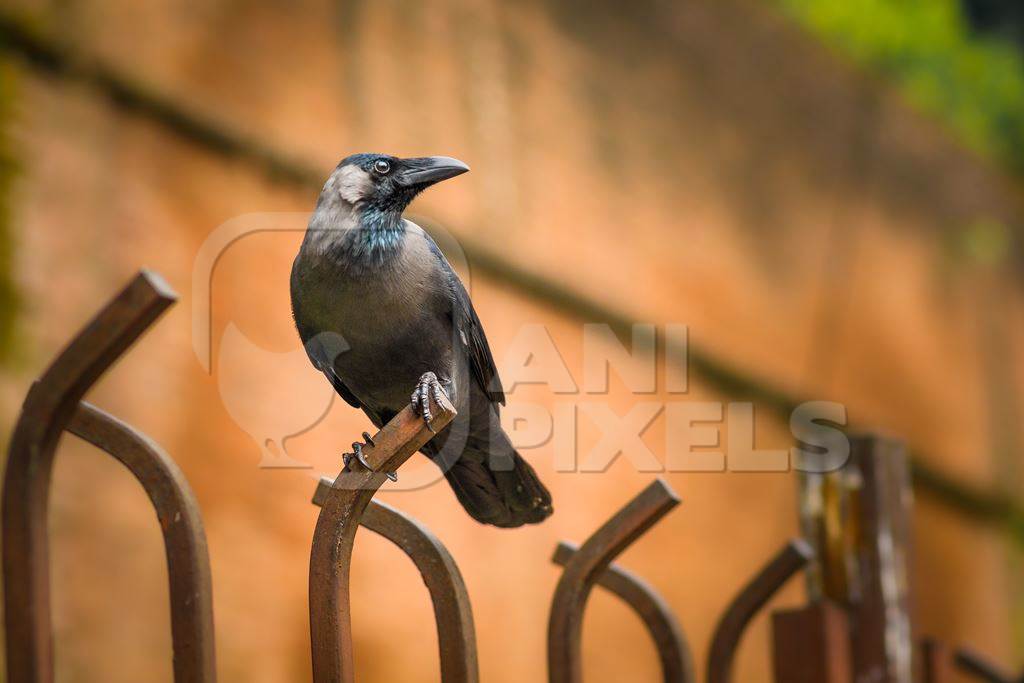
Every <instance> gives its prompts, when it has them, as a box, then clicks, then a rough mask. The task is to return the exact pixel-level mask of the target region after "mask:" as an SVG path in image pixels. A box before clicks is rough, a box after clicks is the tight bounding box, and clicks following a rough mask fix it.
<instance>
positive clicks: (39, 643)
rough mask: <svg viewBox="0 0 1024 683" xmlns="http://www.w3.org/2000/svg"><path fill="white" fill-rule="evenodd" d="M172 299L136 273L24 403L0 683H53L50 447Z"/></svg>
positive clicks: (16, 443) (7, 504)
mask: <svg viewBox="0 0 1024 683" xmlns="http://www.w3.org/2000/svg"><path fill="white" fill-rule="evenodd" d="M176 298H177V297H176V295H175V294H174V292H173V291H171V289H170V288H169V287H168V286H167V285H166V283H164V281H163V280H162V279H161V278H160V277H159V276H158V275H155V274H153V273H148V272H145V271H143V272H141V273H139V274H138V275H137V276H136V277H135V279H133V280H132V281H131V282H130V283H129V284H128V286H127V287H125V288H124V289H123V290H122V291H121V293H120V294H118V295H117V296H116V297H114V299H112V300H111V301H110V302H109V303H108V304H107V305H106V306H105V307H104V308H103V309H102V310H101V311H100V312H99V313H97V314H96V316H95V317H94V318H93V319H92V320H91V321H90V322H89V323H88V324H87V325H86V326H85V328H84V329H82V331H81V332H79V333H78V335H76V336H75V338H74V339H72V341H71V343H70V344H69V345H68V346H67V347H66V348H65V349H64V350H63V351H62V352H61V354H60V355H59V356H58V357H57V359H56V360H55V361H54V362H53V364H52V365H50V367H49V368H48V369H47V370H46V372H45V373H43V375H42V377H41V378H40V379H39V380H38V381H37V382H36V383H35V384H34V385H33V386H32V388H31V389H30V390H29V392H28V395H27V396H26V397H25V403H24V404H23V405H22V409H21V415H20V416H19V417H18V422H17V424H16V425H15V428H14V434H13V435H12V437H11V443H10V447H9V450H8V457H7V469H6V471H5V473H4V487H3V567H4V572H3V573H4V598H5V599H4V618H5V620H6V629H5V635H6V640H7V680H10V681H41V682H43V683H47V682H49V681H52V680H53V631H52V628H51V624H50V567H49V548H48V545H49V544H48V539H47V520H48V514H47V503H48V501H49V492H50V474H51V471H52V468H53V456H54V451H55V450H56V447H57V441H58V439H59V438H60V435H61V432H63V431H64V428H65V426H66V425H67V423H68V421H69V420H70V419H71V416H72V414H73V413H74V411H75V409H76V408H77V406H78V402H79V401H80V400H81V398H82V396H84V395H85V393H86V392H87V391H88V390H89V388H90V387H91V386H92V385H93V384H94V383H95V382H96V380H97V379H98V378H99V377H100V375H102V374H103V372H104V371H105V370H106V369H107V368H109V367H110V366H111V365H112V364H113V363H114V361H116V360H117V359H118V357H119V356H120V355H121V354H122V353H124V351H125V350H127V349H128V347H129V346H131V344H132V342H134V341H135V340H136V339H138V337H139V336H140V335H141V334H142V333H143V332H144V331H145V330H146V328H148V327H149V326H150V325H151V324H152V323H153V321H155V320H156V318H157V317H158V316H159V315H160V313H162V312H163V311H164V310H165V309H166V308H167V307H168V306H170V305H171V304H172V303H174V301H175V299H176Z"/></svg>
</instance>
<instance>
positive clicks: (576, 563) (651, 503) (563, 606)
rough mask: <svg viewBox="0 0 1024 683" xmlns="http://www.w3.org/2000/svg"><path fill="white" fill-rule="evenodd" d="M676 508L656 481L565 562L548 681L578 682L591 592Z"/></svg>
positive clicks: (552, 624) (552, 622) (554, 609)
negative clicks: (623, 554)
mask: <svg viewBox="0 0 1024 683" xmlns="http://www.w3.org/2000/svg"><path fill="white" fill-rule="evenodd" d="M678 504H679V498H678V497H676V495H675V493H673V492H672V490H671V489H670V488H669V487H668V485H667V484H666V483H665V482H664V481H662V480H661V479H657V480H655V481H654V482H653V483H652V484H651V485H650V486H648V487H647V488H646V489H644V490H643V491H641V492H640V494H639V495H638V496H637V497H636V498H634V499H633V500H631V501H630V502H629V503H627V504H626V506H625V507H623V508H622V509H621V510H619V512H618V513H616V514H615V516H613V517H612V518H611V519H609V520H608V521H607V522H605V523H604V525H603V526H601V528H600V529H598V530H597V531H595V532H594V534H593V535H591V537H590V538H588V539H587V541H586V542H585V543H584V544H583V545H582V546H581V547H580V549H579V550H578V551H576V552H575V553H574V554H573V556H572V557H571V558H569V559H568V561H567V562H566V563H565V571H564V572H562V578H561V579H559V581H558V585H557V587H556V588H555V594H554V597H553V598H552V599H551V615H550V618H549V619H548V678H549V680H550V681H552V683H580V681H581V680H582V662H581V656H580V635H581V632H582V628H583V610H584V608H585V607H586V603H587V597H588V596H589V595H590V591H591V590H592V589H593V587H594V584H595V583H597V582H598V581H599V580H600V577H601V576H602V574H604V573H605V571H606V570H607V569H608V565H610V564H611V562H612V560H614V559H615V558H616V557H617V556H618V555H619V554H620V553H621V552H622V551H623V550H625V549H626V548H628V547H629V546H630V544H632V543H633V541H635V540H636V539H638V538H639V537H640V536H642V535H643V534H644V532H646V531H647V530H648V529H650V528H651V527H652V526H654V525H655V524H656V523H657V522H658V520H660V519H661V518H662V517H664V516H665V515H666V514H668V512H669V510H671V509H672V508H674V507H675V506H676V505H678Z"/></svg>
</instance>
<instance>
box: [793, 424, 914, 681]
mask: <svg viewBox="0 0 1024 683" xmlns="http://www.w3.org/2000/svg"><path fill="white" fill-rule="evenodd" d="M802 488H803V492H802V493H803V495H802V505H801V509H802V522H803V527H804V536H805V537H806V538H807V539H808V540H810V541H811V543H812V544H813V545H814V548H815V552H816V560H815V561H814V563H812V565H811V566H810V567H809V568H808V576H809V582H808V588H809V591H808V592H809V594H810V596H811V598H812V599H813V600H818V599H821V598H826V599H829V600H832V601H834V602H836V603H837V604H841V605H843V606H844V607H845V608H846V609H847V610H848V614H849V617H850V626H851V632H850V638H851V653H852V656H853V669H854V677H855V679H857V680H870V681H878V682H879V683H911V682H912V662H913V656H914V648H913V638H912V628H911V619H910V604H911V601H912V596H911V590H910V557H911V555H912V540H913V539H912V534H911V524H910V516H911V506H912V502H913V493H912V489H911V484H910V472H909V467H908V462H907V457H906V453H905V452H904V449H903V446H902V444H900V443H899V442H898V441H894V440H891V439H885V438H880V437H877V436H871V435H862V436H854V437H851V438H850V457H849V460H848V461H847V462H846V464H845V465H843V466H842V467H841V468H839V469H837V470H835V471H832V472H828V473H824V474H807V475H805V476H804V477H803V487H802Z"/></svg>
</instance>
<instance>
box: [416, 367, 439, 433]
mask: <svg viewBox="0 0 1024 683" xmlns="http://www.w3.org/2000/svg"><path fill="white" fill-rule="evenodd" d="M431 398H433V399H434V402H435V403H437V404H439V405H440V403H441V382H440V381H439V380H438V379H437V375H435V374H434V373H432V372H424V373H423V375H422V376H421V377H420V381H419V383H417V384H416V388H415V389H413V392H412V396H411V397H410V405H412V409H413V411H414V412H416V413H419V414H420V415H421V416H423V422H424V423H425V424H426V425H427V429H429V430H430V432H431V433H432V434H437V432H436V431H434V428H433V427H432V426H431V424H430V421H431V420H433V419H434V416H433V414H432V413H431V412H430V399H431Z"/></svg>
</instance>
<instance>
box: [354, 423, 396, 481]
mask: <svg viewBox="0 0 1024 683" xmlns="http://www.w3.org/2000/svg"><path fill="white" fill-rule="evenodd" d="M363 441H365V442H366V444H365V445H369V446H374V445H376V444H374V443H373V437H372V436H370V435H369V433H367V432H363ZM363 445H364V444H362V443H360V442H359V441H354V442H353V443H352V452H351V453H342V455H341V461H342V462H343V463H344V464H345V471H346V472H351V471H352V468H351V467H350V465H351V464H352V461H353V460H357V461H359V464H360V465H362V466H363V467H365V468H366V469H368V470H370V471H371V472H375V471H376V470H374V469H373V467H371V466H370V462H369V461H368V460H367V459H366V456H365V455H363ZM384 474H385V476H387V478H388V479H390V480H391V481H398V473H397V472H385V473H384Z"/></svg>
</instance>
